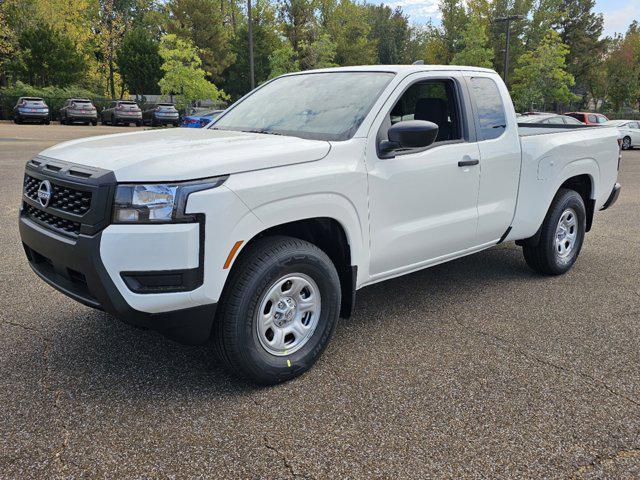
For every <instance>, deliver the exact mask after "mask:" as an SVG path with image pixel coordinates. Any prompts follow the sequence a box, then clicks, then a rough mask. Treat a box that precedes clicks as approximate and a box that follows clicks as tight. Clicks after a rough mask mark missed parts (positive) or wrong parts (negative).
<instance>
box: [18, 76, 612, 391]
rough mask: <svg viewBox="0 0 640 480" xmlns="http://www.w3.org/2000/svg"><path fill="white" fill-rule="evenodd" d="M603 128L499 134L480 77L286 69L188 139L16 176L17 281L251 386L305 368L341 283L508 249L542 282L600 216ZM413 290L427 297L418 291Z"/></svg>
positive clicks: (79, 158) (502, 101) (324, 334)
mask: <svg viewBox="0 0 640 480" xmlns="http://www.w3.org/2000/svg"><path fill="white" fill-rule="evenodd" d="M618 136H619V135H618V132H617V130H616V129H615V128H603V127H586V126H582V127H574V126H541V125H535V124H528V125H526V126H525V125H523V126H520V127H519V126H518V123H517V118H516V114H515V111H514V108H513V105H512V102H511V100H510V98H509V93H508V91H507V89H506V87H505V85H504V83H503V82H502V81H501V80H500V77H499V76H498V75H497V74H496V73H495V72H493V71H491V70H485V69H479V68H465V67H452V66H427V65H416V66H373V67H353V68H336V69H327V70H319V71H311V72H302V73H295V74H290V75H285V76H282V77H279V78H276V79H274V80H271V81H270V82H267V83H265V84H264V85H262V86H261V87H259V88H257V89H256V90H254V91H252V92H251V93H249V94H248V95H247V96H245V97H244V98H242V99H241V100H239V101H238V102H236V103H235V104H234V105H232V106H231V107H230V108H229V109H227V110H226V111H225V112H224V113H223V114H222V115H221V116H220V117H218V118H217V119H216V120H214V121H213V122H212V123H211V124H210V125H209V126H208V127H207V128H204V129H200V130H196V129H172V130H155V131H148V132H135V133H123V134H117V135H109V136H102V137H94V138H85V139H80V140H74V141H70V142H66V143H63V144H60V145H57V146H54V147H52V148H49V149H47V150H45V151H44V152H42V153H41V154H40V155H38V156H37V157H35V158H34V159H33V160H31V161H29V162H28V163H27V165H26V172H25V179H24V195H23V198H22V207H21V211H20V222H19V223H20V233H21V237H22V241H23V243H24V248H25V251H26V254H27V257H28V260H29V262H30V264H31V266H32V267H33V270H34V271H35V272H36V273H37V274H38V275H39V276H40V277H41V278H42V279H43V280H44V281H46V282H48V283H49V284H51V285H52V286H53V287H55V288H57V289H58V290H60V291H61V292H63V293H65V294H67V295H68V296H70V297H71V298H73V299H75V300H78V301H80V302H82V303H84V304H85V305H88V306H90V307H94V308H99V309H103V310H105V311H107V312H109V313H111V314H113V315H115V316H117V317H119V318H121V319H123V320H125V321H127V322H129V323H131V324H134V325H138V326H142V327H146V328H152V329H155V330H158V331H161V332H163V333H164V334H166V335H167V336H170V337H171V338H174V339H178V340H181V341H183V342H188V343H203V342H207V341H208V340H209V339H211V340H212V344H213V347H214V348H215V349H216V350H217V352H218V354H219V356H220V358H221V360H222V361H223V363H224V364H225V365H226V366H227V367H229V368H230V369H232V370H234V371H236V372H238V373H239V374H241V375H243V376H244V377H246V378H248V379H250V380H252V381H254V382H258V383H263V384H268V383H276V382H280V381H284V380H287V379H290V378H292V377H295V376H296V375H299V374H300V373H302V372H304V371H305V370H307V369H308V368H310V367H311V366H312V365H313V363H314V362H315V361H316V360H317V359H318V357H319V356H320V354H321V353H322V351H323V350H324V348H325V347H326V345H327V342H328V341H329V339H330V338H331V335H332V333H333V331H334V329H335V327H336V322H337V319H338V317H339V316H342V317H347V316H349V314H350V313H351V311H352V310H353V308H354V299H355V292H356V290H358V289H359V288H362V287H364V286H366V285H371V284H373V283H376V282H380V281H383V280H387V279H389V278H393V277H397V276H399V275H404V274H407V273H411V272H414V271H416V270H419V269H422V268H426V267H429V266H432V265H435V264H438V263H442V262H446V261H448V260H453V259H455V258H459V257H462V256H464V255H469V254H471V253H475V252H479V251H481V250H484V249H486V248H489V247H492V246H493V245H496V244H499V243H501V242H504V241H516V243H517V244H519V245H521V246H522V247H523V250H524V257H525V259H526V262H527V263H528V264H529V266H530V267H532V268H533V269H534V270H536V271H538V272H540V273H541V274H546V275H557V274H562V273H564V272H566V271H567V270H569V269H570V268H571V266H572V265H573V264H574V262H575V261H576V258H577V257H578V254H579V252H580V249H581V247H582V244H583V241H584V237H585V232H588V231H589V229H590V227H591V223H592V221H593V216H594V213H595V212H596V211H599V210H604V209H606V208H607V207H609V206H610V205H612V204H613V203H614V202H615V201H616V199H617V196H618V193H619V190H620V185H619V184H617V183H616V179H617V175H618V168H619V162H620V144H619V141H618ZM425 295H428V292H425Z"/></svg>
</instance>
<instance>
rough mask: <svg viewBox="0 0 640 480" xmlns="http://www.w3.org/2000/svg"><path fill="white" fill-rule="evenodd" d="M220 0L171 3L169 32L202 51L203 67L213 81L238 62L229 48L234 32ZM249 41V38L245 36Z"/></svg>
mask: <svg viewBox="0 0 640 480" xmlns="http://www.w3.org/2000/svg"><path fill="white" fill-rule="evenodd" d="M221 5H222V6H223V7H222V8H224V2H220V0H171V1H170V2H169V3H168V5H167V8H168V12H169V21H168V25H167V29H168V32H169V33H173V34H175V35H177V36H178V37H180V38H181V39H184V40H190V41H191V43H193V45H195V46H196V47H197V49H198V55H199V56H200V59H201V60H202V68H203V69H204V71H205V72H206V73H207V78H209V80H211V81H214V82H218V81H220V80H221V78H222V73H223V72H224V71H225V70H226V69H227V68H228V67H229V66H230V65H231V64H232V63H233V62H234V61H235V57H234V54H233V52H232V49H231V48H229V46H230V43H231V40H232V38H233V29H232V26H231V25H230V24H229V22H226V21H225V18H224V16H223V13H222V8H221ZM245 38H246V37H245Z"/></svg>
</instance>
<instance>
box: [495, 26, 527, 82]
mask: <svg viewBox="0 0 640 480" xmlns="http://www.w3.org/2000/svg"><path fill="white" fill-rule="evenodd" d="M523 18H524V16H523V15H508V16H506V17H500V18H496V20H495V21H496V23H506V24H507V38H506V40H505V46H504V73H503V75H502V79H503V80H504V83H505V84H506V83H507V81H508V77H509V44H510V43H511V22H513V21H515V20H522V19H523Z"/></svg>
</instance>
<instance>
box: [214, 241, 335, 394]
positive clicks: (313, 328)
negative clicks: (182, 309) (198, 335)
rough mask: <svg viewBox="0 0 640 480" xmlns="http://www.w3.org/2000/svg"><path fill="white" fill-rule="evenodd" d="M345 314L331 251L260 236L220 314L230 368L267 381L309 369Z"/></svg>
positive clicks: (240, 264) (219, 335)
mask: <svg viewBox="0 0 640 480" xmlns="http://www.w3.org/2000/svg"><path fill="white" fill-rule="evenodd" d="M339 312H340V281H339V278H338V273H337V272H336V268H335V266H334V265H333V263H332V262H331V260H330V259H329V257H327V255H326V254H325V253H324V252H323V251H322V250H320V249H319V248H318V247H316V246H315V245H313V244H311V243H308V242H305V241H302V240H299V239H296V238H291V237H268V238H264V239H260V240H257V241H256V242H255V243H254V244H253V245H252V246H250V247H249V250H248V251H245V252H243V254H242V256H241V257H240V258H239V259H238V261H237V262H236V266H235V267H234V270H233V272H232V273H231V276H230V278H229V281H228V285H227V286H226V287H225V292H224V294H223V300H222V302H221V304H220V308H219V310H218V313H217V315H216V329H215V331H214V333H213V336H214V338H213V342H214V346H215V348H216V350H217V352H218V355H219V357H220V359H221V360H222V362H223V363H224V365H225V366H226V367H227V368H228V369H230V370H232V371H233V372H235V373H237V374H240V375H241V376H244V377H245V378H248V379H249V380H251V381H253V382H256V383H260V384H274V383H279V382H283V381H286V380H289V379H292V378H294V377H296V376H298V375H300V374H302V373H304V372H305V371H307V370H308V369H309V368H311V366H312V365H313V364H314V363H315V362H316V360H317V359H318V358H319V357H320V355H321V354H322V352H323V350H324V348H325V347H326V345H327V343H328V342H329V339H330V338H331V335H332V334H333V331H334V329H335V326H336V323H337V320H338V314H339Z"/></svg>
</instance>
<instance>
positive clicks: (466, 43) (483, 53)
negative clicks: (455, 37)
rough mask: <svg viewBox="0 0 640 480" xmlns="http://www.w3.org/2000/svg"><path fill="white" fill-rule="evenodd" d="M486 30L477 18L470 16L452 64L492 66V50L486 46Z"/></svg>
mask: <svg viewBox="0 0 640 480" xmlns="http://www.w3.org/2000/svg"><path fill="white" fill-rule="evenodd" d="M488 41H489V39H488V37H487V32H486V31H485V28H484V25H483V24H482V23H481V22H480V19H478V18H475V17H474V18H470V19H469V21H468V22H467V28H466V29H465V31H464V33H463V35H462V45H463V47H462V50H460V51H459V52H458V53H456V54H455V55H454V56H453V60H452V63H453V64H454V65H468V66H472V67H485V68H492V67H493V50H492V49H491V48H489V47H488V46H487V44H488Z"/></svg>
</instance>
